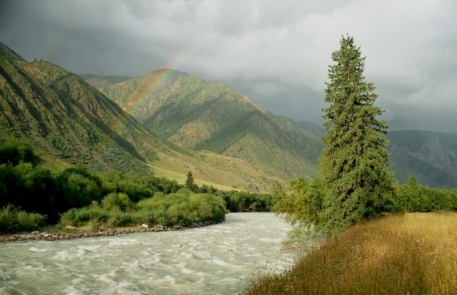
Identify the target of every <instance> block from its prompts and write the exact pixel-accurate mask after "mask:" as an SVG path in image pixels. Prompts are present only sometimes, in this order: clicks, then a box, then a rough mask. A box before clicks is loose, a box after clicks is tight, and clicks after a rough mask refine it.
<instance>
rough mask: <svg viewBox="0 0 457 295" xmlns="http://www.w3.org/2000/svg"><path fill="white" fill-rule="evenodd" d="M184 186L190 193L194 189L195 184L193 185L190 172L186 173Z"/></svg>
mask: <svg viewBox="0 0 457 295" xmlns="http://www.w3.org/2000/svg"><path fill="white" fill-rule="evenodd" d="M185 186H186V187H187V188H188V189H190V190H191V191H193V190H194V189H195V187H196V185H195V183H194V177H193V176H192V172H190V171H189V172H187V178H186V183H185Z"/></svg>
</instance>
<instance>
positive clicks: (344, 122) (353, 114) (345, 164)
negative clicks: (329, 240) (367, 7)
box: [320, 36, 395, 233]
mask: <svg viewBox="0 0 457 295" xmlns="http://www.w3.org/2000/svg"><path fill="white" fill-rule="evenodd" d="M340 45H341V47H340V49H339V50H338V51H335V52H333V54H332V59H333V61H334V62H335V64H334V65H330V66H329V71H328V77H329V82H328V83H326V86H327V88H326V90H325V102H327V103H329V104H330V105H329V107H328V108H326V109H324V110H323V111H324V115H323V118H324V119H325V120H326V121H325V123H324V127H325V128H326V130H327V134H326V135H325V136H324V137H323V141H324V144H325V148H324V150H323V155H322V159H321V162H320V173H321V177H322V181H323V184H324V187H326V188H327V192H326V197H325V201H324V202H325V203H324V208H325V211H324V212H323V213H322V215H321V218H320V223H321V225H322V226H323V227H324V228H325V229H326V230H327V231H330V232H334V233H336V232H339V231H341V230H343V229H345V228H346V227H348V226H350V225H353V224H356V223H357V222H359V221H360V220H362V219H367V218H371V217H375V216H379V215H380V214H381V213H382V212H383V211H386V210H389V206H390V204H391V202H392V200H393V197H394V195H395V180H394V178H393V175H392V173H391V172H390V170H389V164H388V158H389V155H388V153H387V151H386V148H385V147H386V145H387V141H386V140H385V134H386V133H387V127H388V126H387V122H386V121H383V120H378V119H377V118H376V117H377V116H379V115H381V114H382V113H383V110H381V108H379V107H377V106H374V105H373V103H374V102H375V100H376V98H377V95H376V94H375V93H374V90H375V87H374V85H373V84H372V83H368V82H366V81H365V78H364V76H363V71H364V67H365V57H361V52H360V47H356V45H355V44H354V40H353V38H352V37H349V36H346V37H343V38H342V40H341V42H340Z"/></svg>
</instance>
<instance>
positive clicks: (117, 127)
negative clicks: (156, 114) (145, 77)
mask: <svg viewBox="0 0 457 295" xmlns="http://www.w3.org/2000/svg"><path fill="white" fill-rule="evenodd" d="M0 47H1V55H0V74H1V75H0V110H1V112H0V129H1V137H2V138H5V137H8V136H15V137H19V138H24V139H26V140H28V141H29V142H31V143H33V144H34V145H35V146H37V147H38V148H39V150H41V152H43V153H44V154H45V156H50V158H53V157H56V158H58V159H61V160H63V161H66V162H69V163H75V162H77V161H81V162H83V163H85V164H87V165H89V166H91V167H92V168H94V169H96V170H101V169H117V170H120V171H124V172H142V173H147V172H148V171H149V168H148V166H147V164H146V162H147V161H153V160H154V159H156V158H157V155H156V151H155V150H154V147H155V146H156V144H157V142H158V141H159V140H158V139H154V135H153V134H152V133H151V132H150V131H149V130H146V129H145V128H143V126H142V125H141V124H139V123H138V122H137V121H136V120H134V119H133V118H132V117H131V116H129V115H128V114H127V113H125V112H124V111H123V110H122V109H121V108H120V107H119V106H118V105H116V104H115V103H113V102H112V101H111V100H109V99H107V98H106V97H105V96H104V95H102V94H101V93H100V92H98V91H97V90H96V89H94V88H93V87H92V86H90V85H89V84H87V83H86V82H85V81H83V80H82V79H81V78H80V77H78V76H77V75H74V74H71V73H69V72H67V71H65V70H64V69H62V68H60V67H59V66H56V65H53V64H51V63H48V62H41V61H40V62H32V63H27V62H26V61H24V60H23V59H22V58H20V57H19V55H17V54H16V53H14V52H13V51H12V50H10V49H9V48H8V47H6V46H5V45H3V44H0ZM127 130H128V132H127Z"/></svg>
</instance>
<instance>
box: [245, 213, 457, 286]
mask: <svg viewBox="0 0 457 295" xmlns="http://www.w3.org/2000/svg"><path fill="white" fill-rule="evenodd" d="M244 294H457V214H455V213H414V214H404V215H392V216H388V217H385V218H383V219H380V220H377V221H373V222H368V223H365V224H360V225H357V226H355V227H353V228H350V229H348V230H346V231H345V232H343V233H342V234H341V235H339V236H338V237H336V238H334V239H332V240H329V241H327V242H326V243H324V244H323V245H322V246H321V247H320V248H319V249H317V250H314V251H313V252H312V253H311V254H309V255H307V256H305V257H303V258H302V259H301V260H299V261H298V262H297V263H296V265H295V266H294V267H293V268H292V269H291V270H290V271H289V272H286V273H283V274H279V275H267V274H264V275H261V276H260V277H258V278H257V279H256V280H255V281H253V282H251V284H250V285H249V286H248V288H246V290H245V291H244Z"/></svg>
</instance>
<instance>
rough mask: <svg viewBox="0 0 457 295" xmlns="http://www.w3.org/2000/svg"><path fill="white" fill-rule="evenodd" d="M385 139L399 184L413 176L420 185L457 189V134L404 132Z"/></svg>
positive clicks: (397, 132) (398, 132)
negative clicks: (388, 142)
mask: <svg viewBox="0 0 457 295" xmlns="http://www.w3.org/2000/svg"><path fill="white" fill-rule="evenodd" d="M387 139H388V140H390V146H389V147H388V151H389V153H391V157H390V160H391V162H392V163H394V170H395V174H396V175H395V176H396V178H397V179H398V180H399V181H400V182H401V183H404V182H406V181H407V179H408V177H409V176H410V175H413V174H414V175H416V177H417V179H418V180H419V182H420V183H421V184H423V185H429V186H431V187H446V188H451V187H453V188H457V134H453V133H440V132H432V131H415V130H405V131H392V132H390V133H388V135H387Z"/></svg>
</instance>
